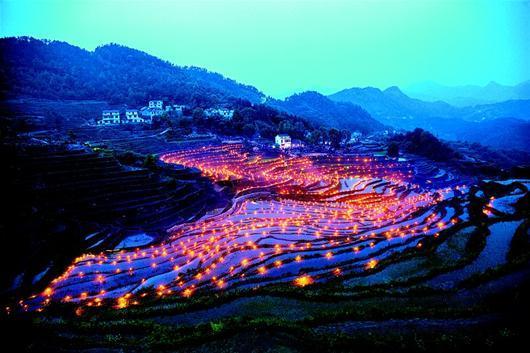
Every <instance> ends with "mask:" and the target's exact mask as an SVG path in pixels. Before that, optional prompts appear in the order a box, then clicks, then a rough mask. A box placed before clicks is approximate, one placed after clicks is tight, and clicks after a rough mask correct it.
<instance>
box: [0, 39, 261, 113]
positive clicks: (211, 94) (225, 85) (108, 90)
mask: <svg viewBox="0 0 530 353" xmlns="http://www.w3.org/2000/svg"><path fill="white" fill-rule="evenodd" d="M0 92H1V93H0V94H1V95H3V96H28V97H34V98H48V99H84V100H106V101H109V102H110V103H112V104H129V105H131V106H137V105H140V104H143V103H145V102H146V101H147V100H149V99H154V98H163V99H168V100H171V99H173V100H176V101H179V102H184V103H187V104H192V105H197V106H205V107H206V106H210V105H213V104H216V103H219V102H226V101H227V100H230V99H231V97H240V98H244V99H247V100H249V101H252V102H258V101H259V100H260V99H261V97H262V94H261V93H260V92H259V91H258V90H257V89H255V88H254V87H251V86H246V85H242V84H239V83H237V82H235V81H233V80H230V79H227V78H225V77H223V76H222V75H219V74H216V73H212V72H208V71H206V70H204V69H200V68H196V67H179V66H175V65H172V64H171V63H169V62H166V61H163V60H160V59H158V58H156V57H154V56H151V55H148V54H146V53H144V52H141V51H138V50H134V49H130V48H127V47H124V46H120V45H116V44H110V45H104V46H102V47H98V48H96V50H94V51H93V52H90V51H87V50H84V49H81V48H78V47H75V46H73V45H70V44H68V43H65V42H58V41H43V40H37V39H32V38H26V37H22V38H3V39H0Z"/></svg>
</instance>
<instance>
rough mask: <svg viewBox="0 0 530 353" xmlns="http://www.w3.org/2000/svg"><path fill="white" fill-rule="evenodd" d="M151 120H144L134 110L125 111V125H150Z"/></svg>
mask: <svg viewBox="0 0 530 353" xmlns="http://www.w3.org/2000/svg"><path fill="white" fill-rule="evenodd" d="M150 122H151V120H150V119H149V120H148V119H144V118H143V117H141V116H140V115H139V114H138V110H136V109H127V110H126V111H125V121H124V123H125V124H140V123H150Z"/></svg>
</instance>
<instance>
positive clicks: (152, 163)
mask: <svg viewBox="0 0 530 353" xmlns="http://www.w3.org/2000/svg"><path fill="white" fill-rule="evenodd" d="M156 161H157V160H156V156H155V155H154V154H148V155H147V156H146V157H145V160H144V164H143V166H144V168H147V169H156Z"/></svg>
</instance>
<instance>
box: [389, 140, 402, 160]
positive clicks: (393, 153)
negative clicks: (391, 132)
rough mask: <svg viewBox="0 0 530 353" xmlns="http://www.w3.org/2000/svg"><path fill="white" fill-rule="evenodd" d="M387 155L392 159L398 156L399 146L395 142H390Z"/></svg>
mask: <svg viewBox="0 0 530 353" xmlns="http://www.w3.org/2000/svg"><path fill="white" fill-rule="evenodd" d="M387 154H388V156H389V157H393V158H395V157H397V156H399V145H398V144H397V143H396V142H391V143H390V144H389V145H388V149H387Z"/></svg>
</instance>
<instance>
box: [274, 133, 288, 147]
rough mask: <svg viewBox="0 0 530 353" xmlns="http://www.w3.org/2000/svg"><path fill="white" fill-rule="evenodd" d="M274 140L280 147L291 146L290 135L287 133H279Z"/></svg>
mask: <svg viewBox="0 0 530 353" xmlns="http://www.w3.org/2000/svg"><path fill="white" fill-rule="evenodd" d="M274 142H275V143H276V145H278V146H279V147H280V148H281V149H286V148H291V136H289V135H287V134H279V135H276V137H275V138H274Z"/></svg>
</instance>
